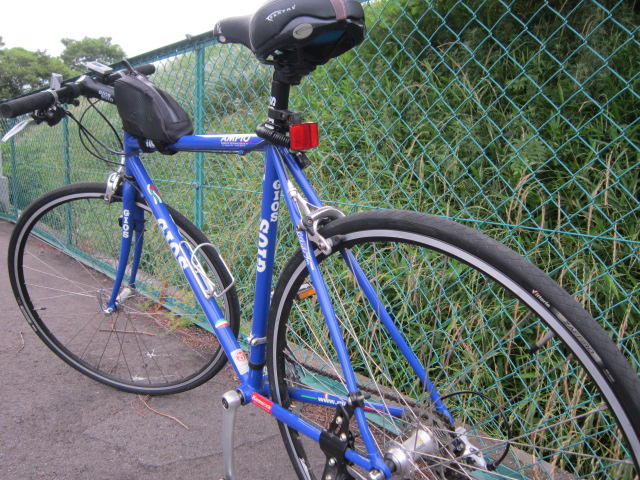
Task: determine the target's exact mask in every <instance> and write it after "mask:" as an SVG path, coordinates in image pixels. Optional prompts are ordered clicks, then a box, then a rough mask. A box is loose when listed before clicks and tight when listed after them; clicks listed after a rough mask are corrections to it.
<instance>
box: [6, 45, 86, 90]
mask: <svg viewBox="0 0 640 480" xmlns="http://www.w3.org/2000/svg"><path fill="white" fill-rule="evenodd" d="M0 41H1V40H0ZM53 72H55V73H60V74H62V76H63V77H64V78H69V77H71V76H73V72H72V71H71V69H69V68H68V67H67V66H66V65H65V64H64V63H62V62H61V61H60V60H59V59H57V58H53V57H50V56H49V55H47V54H46V53H45V52H41V51H37V52H30V51H28V50H25V49H24V48H20V47H15V48H9V49H1V50H0V102H2V101H4V100H9V99H10V98H13V97H16V96H18V95H21V94H23V93H27V92H29V91H31V90H35V89H38V88H42V87H45V86H47V85H48V84H49V79H50V78H51V73H53Z"/></svg>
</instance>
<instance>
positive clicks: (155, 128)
mask: <svg viewBox="0 0 640 480" xmlns="http://www.w3.org/2000/svg"><path fill="white" fill-rule="evenodd" d="M114 97H115V100H116V102H115V103H116V107H118V113H119V114H120V118H122V127H123V128H124V130H125V131H126V132H128V133H130V134H131V135H135V136H136V137H138V139H139V143H140V146H141V148H142V149H143V150H144V151H149V149H148V148H146V147H145V145H144V143H145V140H151V141H152V142H153V144H154V146H155V147H156V149H157V150H158V151H159V152H161V153H164V154H173V153H175V152H174V151H172V150H170V149H168V148H167V144H169V143H173V142H175V141H177V140H178V139H179V138H180V137H182V136H183V135H191V134H193V123H192V122H191V119H190V118H189V115H188V114H187V112H185V111H184V109H183V108H182V107H181V106H180V105H178V102H176V101H175V100H174V99H173V98H172V97H171V95H169V94H168V93H167V92H165V91H163V90H162V89H160V88H158V87H157V86H155V85H154V84H153V83H151V82H150V81H149V80H148V79H147V78H146V77H145V76H144V75H139V74H138V75H137V74H133V75H126V76H124V77H122V78H119V79H118V80H116V82H115V84H114Z"/></svg>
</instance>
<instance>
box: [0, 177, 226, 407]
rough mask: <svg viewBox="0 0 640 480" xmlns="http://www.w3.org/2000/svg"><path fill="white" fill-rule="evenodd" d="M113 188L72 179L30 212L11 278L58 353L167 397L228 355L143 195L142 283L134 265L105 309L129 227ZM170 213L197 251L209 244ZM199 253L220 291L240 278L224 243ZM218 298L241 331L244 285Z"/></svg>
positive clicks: (95, 374) (122, 385)
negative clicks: (233, 274) (108, 195)
mask: <svg viewBox="0 0 640 480" xmlns="http://www.w3.org/2000/svg"><path fill="white" fill-rule="evenodd" d="M104 191H105V185H104V183H85V184H76V185H68V186H64V187H61V188H59V189H57V190H54V191H52V192H50V193H48V194H46V195H44V196H43V197H41V198H40V199H38V200H36V202H34V204H33V205H31V206H30V207H29V208H28V209H27V210H26V211H25V212H24V214H23V215H22V216H21V218H20V220H19V221H18V223H17V224H16V228H15V230H14V232H13V235H12V237H11V241H10V244H9V277H10V280H11V286H12V288H13V291H14V294H15V296H16V299H17V301H18V303H19V305H20V306H21V307H22V311H23V313H24V315H25V316H26V318H27V320H28V321H29V323H30V324H31V326H32V327H33V329H34V330H35V331H36V333H37V334H38V335H39V336H40V338H41V339H42V340H43V341H44V342H45V343H46V345H47V346H48V347H49V348H50V349H51V350H53V352H54V353H55V354H56V355H58V356H59V357H60V358H62V359H63V360H64V361H65V362H67V363H68V364H69V365H71V366H72V367H74V368H76V369H77V370H79V371H80V372H82V373H84V374H86V375H88V376H89V377H91V378H93V379H95V380H98V381H100V382H102V383H105V384H107V385H110V386H112V387H115V388H118V389H121V390H125V391H129V392H134V393H141V394H156V395H158V394H169V393H176V392H180V391H184V390H188V389H190V388H193V387H196V386H198V385H200V384H202V383H204V382H206V381H207V380H208V379H210V378H211V377H212V376H213V375H215V374H216V373H217V372H218V371H219V370H220V369H221V368H222V366H223V365H224V363H225V361H226V356H225V355H224V352H223V350H222V348H221V347H220V344H219V343H218V341H217V339H216V336H215V335H214V334H213V333H211V332H210V330H211V327H210V325H209V322H208V321H207V319H206V318H205V316H204V314H203V312H202V310H201V309H200V307H199V305H198V304H197V303H196V300H195V296H194V294H193V292H192V291H191V289H190V287H189V285H188V284H187V282H186V279H185V278H184V275H183V274H182V271H181V270H180V268H179V266H178V265H177V263H176V261H175V259H174V257H173V254H172V253H171V251H170V249H169V248H168V247H167V244H166V241H165V240H164V237H163V235H162V232H161V231H160V229H159V228H158V227H157V226H156V225H155V220H154V219H153V217H152V215H151V212H150V211H149V209H148V207H147V206H146V204H145V203H144V202H143V201H139V202H138V206H140V207H141V208H142V209H144V211H145V225H144V241H143V251H142V256H141V260H140V266H139V268H138V273H137V278H136V284H135V285H136V288H135V289H131V288H128V287H127V286H126V285H127V283H128V282H127V280H128V278H129V275H130V269H131V266H130V265H129V267H128V269H127V272H126V275H125V280H124V281H123V286H122V287H121V291H120V296H119V299H120V301H119V304H118V308H117V311H115V312H113V313H111V314H108V313H105V312H104V311H103V307H104V306H105V304H106V302H107V301H108V299H109V297H110V295H111V289H112V287H113V278H114V275H115V269H116V266H117V261H118V256H119V253H120V238H121V235H122V229H121V228H120V216H121V215H122V203H121V198H119V197H117V196H114V197H113V198H112V202H111V203H107V202H105V200H104ZM169 212H170V214H171V216H172V218H173V219H174V221H175V222H176V224H177V226H178V229H179V230H180V233H181V234H182V236H183V237H184V240H185V241H186V242H187V243H188V244H189V245H190V246H191V248H192V249H195V248H196V246H198V245H202V244H208V243H209V241H208V240H207V238H206V237H205V236H204V235H203V234H202V232H200V231H199V230H198V229H197V228H196V227H195V226H194V225H193V224H192V223H191V222H190V221H189V220H187V219H186V218H185V217H184V216H183V215H181V214H180V213H178V212H176V211H175V210H173V209H172V208H169ZM139 239H140V237H137V236H134V240H135V241H136V242H138V241H139ZM134 248H135V245H132V249H131V251H132V252H133V250H134ZM132 255H133V253H131V256H132ZM131 256H130V260H129V261H131ZM197 256H198V259H199V261H200V263H201V264H202V266H203V268H204V269H205V271H206V272H207V274H208V276H209V277H210V278H211V280H212V281H213V283H214V284H215V286H216V287H217V291H218V292H222V291H223V290H225V289H226V288H227V287H228V286H229V284H230V283H231V278H230V276H229V274H228V272H227V269H226V267H225V266H224V263H223V262H222V260H221V259H220V257H219V255H218V253H217V252H216V250H215V249H214V248H212V247H211V246H208V245H207V246H203V247H202V248H200V249H198V251H197ZM219 306H220V308H221V310H222V312H223V313H224V315H225V318H226V319H227V321H228V322H229V324H230V325H231V326H232V328H233V330H234V331H235V333H236V334H237V332H238V325H239V306H238V299H237V294H236V291H235V288H233V287H231V288H230V289H228V290H227V291H226V292H225V293H224V295H222V297H221V298H220V299H219Z"/></svg>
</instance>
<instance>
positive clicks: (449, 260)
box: [268, 211, 640, 480]
mask: <svg viewBox="0 0 640 480" xmlns="http://www.w3.org/2000/svg"><path fill="white" fill-rule="evenodd" d="M322 234H323V236H324V237H325V238H331V239H332V240H333V242H334V244H336V246H335V247H334V252H333V253H332V254H331V255H329V256H328V257H327V256H325V255H323V254H321V253H320V252H319V251H317V250H316V252H315V254H316V256H317V258H318V260H319V261H320V267H321V269H322V272H323V275H324V278H325V282H326V284H327V288H328V290H329V294H330V297H331V300H332V303H333V307H334V309H335V310H336V316H337V318H338V321H339V324H340V327H341V329H342V336H343V337H344V340H345V343H346V345H347V349H348V351H349V357H350V361H351V366H352V367H353V369H354V371H355V374H356V379H357V382H358V387H359V390H360V391H361V392H362V393H363V394H364V395H365V396H367V397H368V400H367V402H368V403H367V405H368V406H369V407H368V408H367V410H368V411H367V412H366V414H365V415H366V419H367V423H368V428H369V429H370V430H371V433H372V435H373V438H374V441H375V443H376V446H377V449H378V450H379V452H380V453H381V455H382V456H383V458H384V459H385V460H386V463H387V465H389V467H390V469H391V470H392V471H393V472H394V475H393V478H403V479H404V478H425V479H463V478H464V479H470V478H473V479H519V480H522V479H575V478H583V477H589V478H597V479H615V480H620V479H627V480H633V479H635V478H636V475H637V470H636V466H637V465H638V458H639V455H640V442H639V434H640V381H639V380H638V378H637V376H636V374H635V372H634V371H633V369H632V368H631V366H630V365H629V363H628V362H627V361H626V359H625V358H624V357H623V355H622V354H621V353H620V352H619V350H618V349H617V348H616V346H615V345H614V343H613V342H612V341H611V340H610V339H609V338H608V336H607V335H606V334H605V332H604V331H603V330H602V329H601V328H600V327H599V326H598V325H597V323H596V322H595V321H594V320H593V318H591V317H590V316H589V315H588V313H587V312H586V311H585V310H584V309H583V308H581V307H580V306H579V305H578V303H577V302H576V301H575V300H574V299H573V298H571V296H570V295H569V294H567V293H566V292H565V291H564V290H563V289H562V288H561V287H560V286H558V285H557V284H556V283H555V282H554V281H553V280H551V279H550V278H549V277H548V276H547V275H545V274H544V273H543V272H541V271H540V270H539V269H537V268H536V267H535V266H533V265H532V264H531V263H529V262H528V261H527V260H525V259H524V258H522V257H520V256H519V255H517V254H515V253H514V252H512V251H511V250H509V249H508V248H506V247H505V246H503V245H501V244H499V243H498V242H496V241H494V240H491V239H490V238H488V237H487V236H485V235H483V234H481V233H479V232H477V231H475V230H473V229H470V228H468V227H465V226H462V225H459V224H456V223H454V222H451V221H449V220H445V219H441V218H437V217H433V216H429V215H425V214H420V213H414V212H400V211H375V212H366V213H361V214H357V215H353V216H349V217H345V218H343V219H340V220H337V221H335V222H332V223H330V224H329V225H328V226H326V227H325V228H324V229H323V230H322ZM341 249H342V250H341ZM344 249H349V250H350V251H351V252H352V253H353V256H354V257H355V259H356V260H357V262H358V264H359V265H360V267H361V268H362V270H363V271H364V273H365V274H366V276H367V278H368V281H369V283H370V284H371V286H372V287H373V290H374V291H375V292H376V294H377V296H378V298H379V299H380V300H381V301H382V304H383V305H384V307H385V308H386V310H387V311H388V313H389V315H390V317H391V319H392V320H393V322H394V324H395V326H396V328H397V331H399V332H400V333H401V336H402V338H403V339H404V342H406V344H407V345H408V346H409V348H410V350H411V351H412V352H413V355H414V356H415V358H416V359H417V360H418V361H419V364H420V365H421V366H422V368H423V369H424V371H426V376H427V378H428V379H429V380H430V381H431V382H432V383H433V385H434V386H435V389H436V391H437V393H438V394H439V395H440V397H441V400H442V402H443V404H444V406H445V407H446V411H443V410H442V409H438V408H436V406H435V403H434V401H435V399H434V397H430V395H429V394H428V392H427V391H426V390H427V389H426V387H425V382H424V381H421V379H420V378H419V375H418V374H417V373H416V370H415V369H414V368H412V367H411V366H410V362H409V361H408V359H407V358H408V357H407V355H405V354H403V352H402V351H401V350H400V348H399V346H398V343H397V342H396V341H395V340H394V339H393V338H392V335H391V334H390V332H389V330H387V329H386V328H385V327H384V326H383V325H382V324H381V321H380V319H379V318H380V316H379V315H378V313H377V312H376V311H375V309H374V308H372V307H371V305H370V303H369V301H368V300H367V298H366V297H365V296H364V295H363V293H362V290H361V289H360V288H359V287H358V282H357V280H356V279H355V277H354V275H353V274H352V269H351V268H350V266H349V265H347V262H350V261H351V260H349V257H348V256H343V255H341V253H340V250H341V251H342V253H343V254H344V252H345V250H344ZM269 321H270V323H269V338H270V340H269V343H268V369H269V377H270V386H271V392H272V396H273V400H274V402H276V403H279V404H280V405H282V406H284V407H285V408H287V409H289V410H291V411H293V412H295V413H296V414H297V415H299V416H300V417H301V418H303V419H304V420H306V421H308V422H310V423H311V424H313V425H315V426H317V427H318V428H319V429H321V430H327V429H328V427H329V426H330V424H331V422H332V421H334V418H335V417H336V412H337V404H338V403H344V401H345V400H346V386H345V385H346V384H345V380H344V375H343V373H342V370H341V367H340V364H339V361H338V359H337V355H336V352H335V349H334V347H333V345H332V344H331V342H330V340H329V338H330V337H329V333H328V329H327V327H326V325H325V321H324V318H323V316H322V314H321V312H320V308H319V304H318V301H317V299H316V296H315V295H314V290H313V287H312V286H311V285H310V281H309V278H308V272H307V268H306V265H305V262H304V258H303V255H302V253H301V252H298V253H297V254H296V255H295V256H294V257H293V258H292V259H291V260H290V262H289V263H288V264H287V266H286V267H285V269H284V271H283V274H282V276H281V279H280V281H279V282H278V285H277V287H276V290H275V293H274V296H273V302H272V310H271V315H270V320H269ZM290 389H297V390H296V396H295V399H292V398H291V396H293V393H292V394H291V395H290V394H289V392H290V391H291V392H293V390H290ZM447 412H448V413H447ZM340 421H342V419H340ZM336 428H337V427H336V423H334V424H333V431H339V432H340V434H344V433H346V432H345V431H344V429H342V430H339V429H337V430H336ZM280 430H281V433H282V437H283V439H284V442H285V445H286V447H287V450H288V452H289V455H290V457H291V460H292V462H293V465H294V467H295V469H296V472H297V474H298V476H299V477H300V478H301V479H318V480H320V479H321V478H324V476H325V467H326V466H327V464H328V459H327V457H326V456H325V454H324V453H323V452H322V451H321V449H320V447H319V445H318V443H315V442H314V441H311V440H309V439H308V438H307V437H304V436H303V435H300V434H299V433H298V432H296V431H294V430H292V429H290V428H288V427H286V426H285V425H283V424H281V425H280ZM345 438H347V439H348V440H347V441H348V442H349V445H350V447H351V448H353V449H354V450H355V451H357V452H359V453H360V454H362V455H363V456H364V457H365V458H366V457H367V452H366V451H365V449H364V446H363V443H362V440H361V439H362V436H361V435H360V432H359V428H358V426H357V425H356V421H355V417H354V418H352V419H351V420H350V423H349V432H348V435H346V437H345ZM334 463H335V462H334ZM348 469H349V470H348V471H349V474H348V475H352V476H353V477H355V478H359V477H358V475H357V474H358V473H359V474H361V475H365V476H366V472H364V471H362V470H361V469H359V468H358V467H356V466H355V465H348ZM327 471H329V470H327ZM347 478H351V477H350V476H349V477H347ZM367 478H368V477H367Z"/></svg>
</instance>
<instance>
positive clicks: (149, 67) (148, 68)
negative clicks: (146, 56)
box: [107, 63, 156, 85]
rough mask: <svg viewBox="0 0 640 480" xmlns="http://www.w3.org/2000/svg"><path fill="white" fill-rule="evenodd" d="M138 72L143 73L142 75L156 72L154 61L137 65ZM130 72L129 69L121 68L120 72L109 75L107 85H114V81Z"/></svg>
mask: <svg viewBox="0 0 640 480" xmlns="http://www.w3.org/2000/svg"><path fill="white" fill-rule="evenodd" d="M135 69H136V72H138V73H141V74H142V75H147V76H149V75H153V74H154V73H155V72H156V66H155V65H154V64H153V63H147V64H145V65H140V66H139V67H135ZM128 74H129V72H128V71H127V70H120V71H119V72H116V73H112V74H111V75H109V78H108V79H107V85H113V82H115V81H116V80H118V79H119V78H122V77H124V76H125V75H128Z"/></svg>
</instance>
